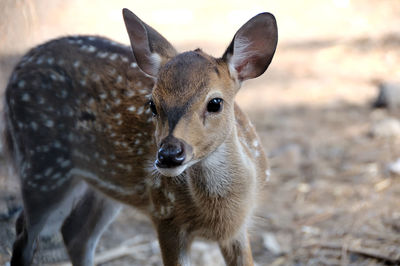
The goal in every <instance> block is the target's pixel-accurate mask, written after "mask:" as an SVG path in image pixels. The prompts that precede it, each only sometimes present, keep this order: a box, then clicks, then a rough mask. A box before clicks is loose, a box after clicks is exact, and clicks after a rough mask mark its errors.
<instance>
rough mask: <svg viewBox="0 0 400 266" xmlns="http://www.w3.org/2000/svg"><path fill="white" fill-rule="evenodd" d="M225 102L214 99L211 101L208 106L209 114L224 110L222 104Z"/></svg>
mask: <svg viewBox="0 0 400 266" xmlns="http://www.w3.org/2000/svg"><path fill="white" fill-rule="evenodd" d="M223 101H224V100H222V99H221V98H214V99H212V100H210V101H209V102H208V104H207V112H210V113H217V112H219V111H221V109H222V103H223Z"/></svg>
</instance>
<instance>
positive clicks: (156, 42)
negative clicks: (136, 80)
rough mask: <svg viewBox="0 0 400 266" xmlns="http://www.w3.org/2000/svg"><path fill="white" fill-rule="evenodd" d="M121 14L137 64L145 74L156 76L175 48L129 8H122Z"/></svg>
mask: <svg viewBox="0 0 400 266" xmlns="http://www.w3.org/2000/svg"><path fill="white" fill-rule="evenodd" d="M122 14H123V17H124V21H125V25H126V29H127V31H128V35H129V40H130V41H131V46H132V51H133V54H134V56H135V59H136V62H137V64H138V66H139V67H140V69H141V70H142V71H143V72H145V73H146V74H148V75H150V76H152V77H155V76H157V74H158V70H159V69H160V67H161V66H162V65H163V64H164V63H165V62H166V61H168V60H169V59H171V58H172V57H174V56H175V55H176V54H177V52H176V50H175V48H174V47H173V46H172V45H171V44H170V43H169V42H168V41H167V40H166V39H165V38H164V37H163V36H162V35H161V34H160V33H158V32H157V31H156V30H155V29H153V28H152V27H150V26H149V25H147V24H146V23H144V22H143V21H142V20H141V19H140V18H138V17H137V16H136V15H135V14H133V13H132V12H131V11H130V10H129V9H126V8H124V9H123V10H122Z"/></svg>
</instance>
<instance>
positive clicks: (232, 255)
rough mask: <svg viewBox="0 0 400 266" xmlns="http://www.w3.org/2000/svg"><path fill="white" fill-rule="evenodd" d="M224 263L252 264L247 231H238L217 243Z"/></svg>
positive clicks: (229, 264)
mask: <svg viewBox="0 0 400 266" xmlns="http://www.w3.org/2000/svg"><path fill="white" fill-rule="evenodd" d="M219 246H220V249H221V252H222V255H223V256H224V259H225V263H226V265H228V266H253V265H254V262H253V255H252V254H251V248H250V242H249V239H248V237H247V232H246V231H244V232H240V233H239V234H238V235H237V236H236V237H234V238H233V239H230V240H228V241H223V242H222V241H221V242H220V243H219Z"/></svg>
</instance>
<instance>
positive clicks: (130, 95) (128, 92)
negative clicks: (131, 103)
mask: <svg viewBox="0 0 400 266" xmlns="http://www.w3.org/2000/svg"><path fill="white" fill-rule="evenodd" d="M126 96H127V97H128V98H132V97H133V96H135V92H134V91H132V90H129V91H127V93H126Z"/></svg>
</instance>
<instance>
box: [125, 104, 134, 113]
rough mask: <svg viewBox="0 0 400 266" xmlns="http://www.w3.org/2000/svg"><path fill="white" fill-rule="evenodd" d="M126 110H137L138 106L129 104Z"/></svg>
mask: <svg viewBox="0 0 400 266" xmlns="http://www.w3.org/2000/svg"><path fill="white" fill-rule="evenodd" d="M126 110H128V111H129V112H135V110H136V107H135V106H133V105H131V106H129V107H128V108H126Z"/></svg>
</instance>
